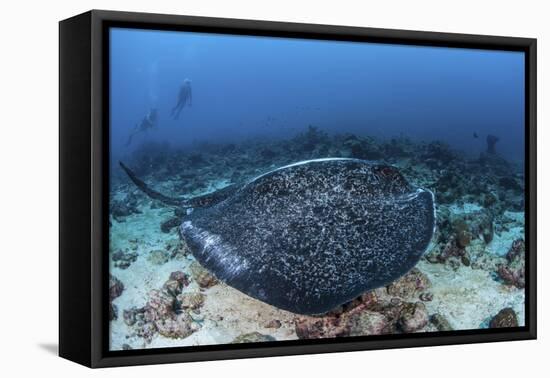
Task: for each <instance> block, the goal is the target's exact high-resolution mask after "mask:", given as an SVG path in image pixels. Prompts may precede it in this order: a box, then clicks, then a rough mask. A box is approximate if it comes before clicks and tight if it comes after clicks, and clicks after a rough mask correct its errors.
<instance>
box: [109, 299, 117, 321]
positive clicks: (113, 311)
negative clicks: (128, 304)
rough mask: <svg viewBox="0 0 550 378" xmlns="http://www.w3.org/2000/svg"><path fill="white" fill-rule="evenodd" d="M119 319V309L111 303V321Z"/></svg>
mask: <svg viewBox="0 0 550 378" xmlns="http://www.w3.org/2000/svg"><path fill="white" fill-rule="evenodd" d="M116 319H118V307H117V306H116V305H114V304H113V303H109V320H116Z"/></svg>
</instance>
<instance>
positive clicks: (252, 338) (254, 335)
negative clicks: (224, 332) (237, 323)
mask: <svg viewBox="0 0 550 378" xmlns="http://www.w3.org/2000/svg"><path fill="white" fill-rule="evenodd" d="M266 341H277V339H275V338H274V337H273V336H270V335H264V334H261V333H259V332H251V333H245V334H242V335H239V336H237V337H236V338H235V339H233V341H231V344H244V343H261V342H266Z"/></svg>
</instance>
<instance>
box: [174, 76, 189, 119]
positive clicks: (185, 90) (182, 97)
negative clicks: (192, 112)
mask: <svg viewBox="0 0 550 378" xmlns="http://www.w3.org/2000/svg"><path fill="white" fill-rule="evenodd" d="M192 102H193V92H192V90H191V80H189V79H185V80H184V81H183V84H182V85H181V87H180V91H179V93H178V103H177V104H176V106H174V108H172V113H171V116H172V118H173V119H178V118H179V116H180V113H181V110H182V109H183V108H184V107H185V105H188V106H191V103H192Z"/></svg>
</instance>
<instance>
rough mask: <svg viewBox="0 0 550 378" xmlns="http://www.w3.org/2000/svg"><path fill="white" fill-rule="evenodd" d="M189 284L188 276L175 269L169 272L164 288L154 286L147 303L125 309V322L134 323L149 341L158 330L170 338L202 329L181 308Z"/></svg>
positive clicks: (139, 334)
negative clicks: (181, 300) (156, 288)
mask: <svg viewBox="0 0 550 378" xmlns="http://www.w3.org/2000/svg"><path fill="white" fill-rule="evenodd" d="M187 285H189V277H188V276H187V275H186V274H185V273H183V272H181V271H176V272H172V273H171V274H170V277H169V278H168V280H167V281H166V282H165V283H164V285H163V286H162V290H151V292H149V297H148V300H147V303H146V304H145V306H143V307H141V308H136V307H132V308H130V309H127V310H124V312H123V317H124V323H126V325H128V326H129V327H133V328H134V330H135V332H136V335H138V336H139V337H143V338H144V339H145V340H146V341H147V342H150V341H151V340H152V338H153V337H154V336H155V334H157V333H159V334H161V335H162V336H165V337H169V338H185V337H187V336H189V335H190V334H192V333H193V332H195V331H196V330H198V329H199V325H198V324H197V323H195V322H194V320H193V318H192V317H191V315H190V314H189V313H188V312H187V311H186V310H187V308H182V306H181V302H180V300H179V299H178V298H181V293H182V290H183V288H184V287H186V286H187Z"/></svg>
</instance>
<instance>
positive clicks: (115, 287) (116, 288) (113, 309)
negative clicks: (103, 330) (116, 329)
mask: <svg viewBox="0 0 550 378" xmlns="http://www.w3.org/2000/svg"><path fill="white" fill-rule="evenodd" d="M123 291H124V285H123V284H122V282H121V281H120V280H119V279H118V278H116V277H115V276H113V275H112V274H109V320H116V319H117V318H118V307H117V306H116V305H115V304H113V299H115V298H118V297H120V296H121V295H122V292H123Z"/></svg>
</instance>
